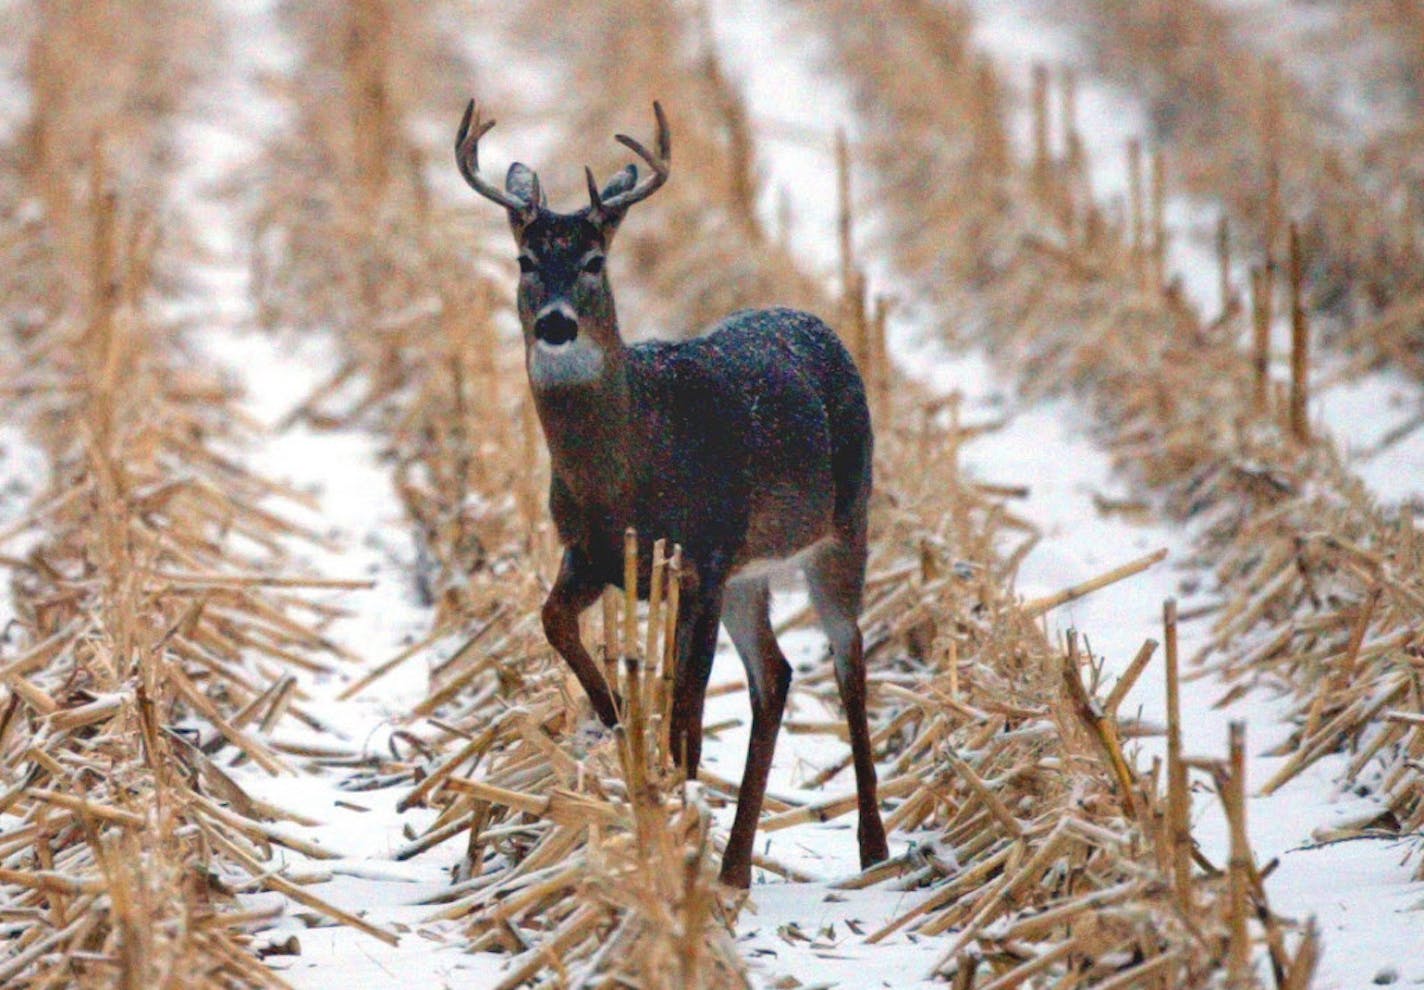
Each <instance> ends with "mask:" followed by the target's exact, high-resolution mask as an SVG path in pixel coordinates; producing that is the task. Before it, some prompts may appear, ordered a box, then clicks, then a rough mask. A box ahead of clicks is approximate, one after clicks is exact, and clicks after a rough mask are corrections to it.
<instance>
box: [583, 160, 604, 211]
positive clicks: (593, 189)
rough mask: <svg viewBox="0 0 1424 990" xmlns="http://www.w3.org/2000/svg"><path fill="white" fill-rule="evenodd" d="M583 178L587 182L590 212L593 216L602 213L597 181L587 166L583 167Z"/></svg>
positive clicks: (601, 199)
mask: <svg viewBox="0 0 1424 990" xmlns="http://www.w3.org/2000/svg"><path fill="white" fill-rule="evenodd" d="M583 175H584V178H586V179H587V180H588V202H589V205H590V208H591V209H590V212H592V213H594V214H602V213H603V197H602V196H600V195H599V194H598V180H597V179H595V178H594V177H593V169H591V168H589V167H588V166H587V165H585V166H584V167H583Z"/></svg>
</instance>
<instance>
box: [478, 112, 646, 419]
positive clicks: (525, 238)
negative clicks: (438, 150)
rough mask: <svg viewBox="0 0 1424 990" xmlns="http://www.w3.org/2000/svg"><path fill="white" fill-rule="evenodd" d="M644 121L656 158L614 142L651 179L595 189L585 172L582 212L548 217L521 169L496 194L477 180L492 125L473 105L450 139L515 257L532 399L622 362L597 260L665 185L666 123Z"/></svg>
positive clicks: (628, 176)
mask: <svg viewBox="0 0 1424 990" xmlns="http://www.w3.org/2000/svg"><path fill="white" fill-rule="evenodd" d="M653 113H654V115H655V116H656V117H657V123H658V135H657V154H656V155H654V154H653V153H651V152H650V151H648V149H647V148H645V147H644V146H643V145H642V144H641V143H639V142H638V141H635V140H634V139H633V138H630V137H628V136H627V135H626V134H618V135H616V139H617V140H618V142H619V143H620V144H622V145H624V146H625V147H627V148H629V149H631V150H632V151H633V153H634V154H636V155H637V156H638V157H639V158H641V159H642V160H643V161H644V162H646V163H647V165H648V168H649V169H650V170H651V173H652V174H651V175H649V176H648V177H647V178H646V179H644V180H643V181H642V182H639V181H638V167H637V166H636V165H629V166H627V167H626V168H624V169H623V170H622V171H620V172H619V173H618V174H617V175H615V176H614V177H613V178H612V179H611V180H609V182H608V183H607V184H606V185H605V186H604V187H603V189H602V190H600V189H599V188H598V184H597V182H596V181H595V180H594V177H593V172H592V171H591V170H590V169H588V168H587V167H585V169H584V174H585V176H586V178H587V180H588V197H589V205H588V206H586V207H584V208H583V209H581V210H578V211H577V212H575V213H556V212H554V211H553V210H551V209H549V207H548V201H547V199H546V197H545V195H544V192H543V189H542V188H541V187H540V184H539V176H538V174H536V173H535V172H534V171H533V170H532V169H530V168H529V167H528V166H526V165H523V164H521V163H519V162H515V163H514V164H513V165H511V166H510V167H509V172H508V174H507V175H506V176H505V180H504V188H503V189H499V188H497V187H496V186H494V185H492V184H491V183H489V182H487V181H486V180H485V179H484V178H483V177H482V176H481V175H480V170H479V159H478V145H479V140H480V138H482V137H483V136H484V135H485V134H486V133H488V131H489V129H490V128H491V127H493V126H494V123H495V122H494V121H492V120H491V121H484V122H482V121H481V120H480V117H479V113H478V111H477V110H476V108H475V102H474V101H473V100H471V101H470V103H469V105H468V106H467V107H466V108H465V115H464V118H463V119H462V120H461V121H460V130H459V133H458V135H457V136H456V138H455V157H456V161H457V162H458V164H459V166H460V174H461V175H463V176H464V177H465V181H466V182H467V183H469V185H470V188H472V189H474V190H475V192H477V193H479V194H480V195H481V196H484V197H485V198H486V199H489V200H492V201H494V202H495V203H498V204H499V205H500V206H502V207H504V208H505V210H506V212H507V213H508V215H509V227H510V230H511V231H512V232H513V234H514V242H515V245H516V246H517V249H518V261H519V273H520V274H519V292H518V302H519V321H520V323H521V324H522V325H523V327H524V346H525V361H526V365H527V367H528V369H529V381H530V385H531V386H532V387H533V388H534V389H535V390H536V391H549V390H555V389H559V388H567V387H571V386H578V385H584V384H588V383H590V382H593V381H596V380H598V379H600V378H601V377H602V376H603V375H604V374H605V372H606V371H607V369H608V368H609V367H610V366H611V365H612V364H613V363H615V362H617V361H618V360H619V359H620V358H621V352H622V348H623V341H622V338H621V337H620V336H619V333H618V317H617V314H616V311H615V309H614V305H613V289H612V287H611V286H610V285H609V282H608V273H607V270H606V266H605V262H606V259H607V256H608V250H609V248H610V246H611V245H612V242H613V235H614V234H615V233H616V232H617V230H618V225H619V224H620V223H622V221H623V217H624V216H626V215H627V212H628V209H629V208H630V207H631V206H632V205H633V204H634V203H638V202H641V201H642V200H644V199H647V198H648V197H649V196H651V195H652V194H653V193H654V192H656V191H657V189H658V188H659V187H661V186H662V184H663V183H664V182H666V181H667V177H668V173H669V169H670V155H671V150H672V149H671V139H670V136H669V132H668V125H667V118H666V117H664V116H663V110H662V107H661V106H660V105H659V104H658V103H656V102H655V103H654V104H653Z"/></svg>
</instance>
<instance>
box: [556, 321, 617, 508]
mask: <svg viewBox="0 0 1424 990" xmlns="http://www.w3.org/2000/svg"><path fill="white" fill-rule="evenodd" d="M530 388H531V390H532V392H533V395H534V407H535V409H536V410H537V411H538V413H539V422H540V424H541V425H542V426H543V428H544V439H545V442H546V443H547V445H548V448H549V461H550V466H551V468H552V470H553V473H554V476H555V477H557V478H558V479H559V480H560V481H561V482H563V484H564V485H565V486H566V487H567V488H568V489H569V491H570V492H571V493H572V494H573V495H574V497H575V498H577V499H578V501H580V502H583V503H586V504H592V505H597V506H600V507H602V508H604V509H609V510H614V511H615V512H617V511H622V510H625V509H626V510H628V511H631V505H632V495H633V490H634V486H635V480H634V470H633V469H634V466H635V465H636V464H637V463H638V454H637V449H636V448H637V445H638V444H639V443H640V434H639V431H638V430H636V429H635V428H634V426H633V422H632V419H633V399H632V391H631V388H630V385H629V381H628V355H627V348H626V346H624V345H623V343H622V342H621V341H618V342H617V343H616V344H615V345H613V346H610V347H607V348H604V349H603V350H602V367H601V369H600V371H599V373H598V374H597V375H596V376H594V377H592V378H590V379H588V380H587V381H580V382H578V383H576V384H566V383H559V384H549V383H547V382H544V383H541V382H536V381H535V379H534V378H533V377H532V376H531V379H530Z"/></svg>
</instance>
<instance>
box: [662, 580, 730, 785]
mask: <svg viewBox="0 0 1424 990" xmlns="http://www.w3.org/2000/svg"><path fill="white" fill-rule="evenodd" d="M697 577H698V579H699V580H697V581H695V582H689V583H688V584H687V585H685V586H684V588H683V592H682V596H683V597H682V600H683V602H684V605H683V607H682V609H681V611H680V614H679V615H678V622H677V672H676V675H675V676H674V679H673V688H672V692H673V698H672V724H671V725H670V726H669V727H668V745H669V746H671V747H672V758H673V762H674V763H676V764H677V765H678V766H679V767H681V768H682V769H683V772H684V773H685V774H686V775H687V779H688V780H696V779H697V767H698V764H699V763H700V762H701V760H702V706H703V702H704V701H705V700H706V698H707V680H708V678H710V677H711V676H712V660H713V657H715V656H716V653H717V626H718V623H720V622H721V619H722V584H723V580H724V579H723V577H722V576H721V575H720V574H708V573H705V572H704V573H701V574H699V575H697Z"/></svg>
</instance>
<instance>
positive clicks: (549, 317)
mask: <svg viewBox="0 0 1424 990" xmlns="http://www.w3.org/2000/svg"><path fill="white" fill-rule="evenodd" d="M577 336H578V320H577V319H576V318H575V316H574V314H573V313H571V312H569V308H568V306H566V305H564V304H562V303H556V304H555V305H553V306H548V307H545V308H544V309H543V310H541V311H540V313H539V315H538V317H536V318H535V320H534V339H535V340H542V341H544V343H546V344H551V345H553V346H555V347H557V346H559V345H560V344H567V343H568V342H569V341H571V340H573V339H574V338H575V337H577Z"/></svg>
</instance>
